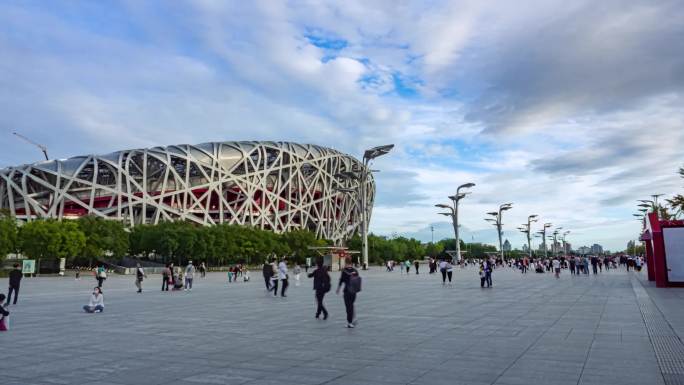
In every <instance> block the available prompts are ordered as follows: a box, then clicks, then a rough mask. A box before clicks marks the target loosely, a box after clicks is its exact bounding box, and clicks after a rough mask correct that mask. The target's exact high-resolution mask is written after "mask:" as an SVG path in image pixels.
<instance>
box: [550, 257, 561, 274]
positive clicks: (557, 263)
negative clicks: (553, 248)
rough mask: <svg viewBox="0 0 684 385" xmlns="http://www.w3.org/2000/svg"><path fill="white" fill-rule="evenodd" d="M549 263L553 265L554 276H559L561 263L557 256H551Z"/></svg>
mask: <svg viewBox="0 0 684 385" xmlns="http://www.w3.org/2000/svg"><path fill="white" fill-rule="evenodd" d="M551 264H552V265H553V271H554V273H555V275H556V278H560V271H561V263H560V261H559V260H558V258H557V257H554V258H553V261H551Z"/></svg>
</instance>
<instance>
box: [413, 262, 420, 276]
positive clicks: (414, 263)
mask: <svg viewBox="0 0 684 385" xmlns="http://www.w3.org/2000/svg"><path fill="white" fill-rule="evenodd" d="M413 266H414V267H415V268H416V275H418V268H419V267H420V263H419V262H418V260H417V259H416V260H415V261H413Z"/></svg>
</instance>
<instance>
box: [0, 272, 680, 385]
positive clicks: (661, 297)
mask: <svg viewBox="0 0 684 385" xmlns="http://www.w3.org/2000/svg"><path fill="white" fill-rule="evenodd" d="M638 274H641V276H640V277H638ZM638 274H636V273H626V272H624V271H623V270H621V271H617V272H613V271H611V272H610V273H603V274H601V275H599V276H579V277H573V276H571V275H570V274H569V273H567V272H565V271H564V272H563V274H562V276H561V279H559V280H556V279H554V278H553V276H552V275H551V274H543V275H539V274H533V273H530V274H527V275H521V274H519V273H518V272H515V271H513V270H503V271H496V272H495V273H494V287H493V288H492V289H481V288H480V287H479V278H478V277H477V274H476V272H475V270H471V269H464V270H457V271H456V272H455V282H454V284H453V286H452V287H442V285H441V279H439V278H438V277H437V276H435V275H433V276H430V275H428V274H426V273H425V272H422V273H421V275H418V276H416V275H413V274H411V275H409V276H406V275H400V273H399V272H398V271H395V272H392V273H386V272H384V271H382V270H381V269H379V268H377V269H376V270H373V271H369V272H365V273H364V274H363V276H364V289H363V292H362V293H360V294H359V299H358V301H357V304H358V306H357V314H358V326H357V328H356V329H347V328H345V327H344V326H345V319H344V318H345V315H344V306H343V303H342V298H341V296H336V295H335V294H334V292H331V293H330V294H329V295H328V296H327V297H326V303H327V306H328V309H329V311H330V314H331V317H330V319H329V320H327V321H322V320H316V319H314V298H313V292H312V290H311V281H310V280H309V279H307V278H303V281H302V285H301V286H299V287H296V286H295V285H294V280H292V282H291V285H290V290H289V292H288V297H287V298H280V297H278V298H274V297H273V296H272V295H267V294H266V293H265V290H264V287H263V280H262V279H261V276H260V274H258V273H256V272H254V273H252V281H251V282H248V283H243V282H239V283H232V284H228V283H227V282H226V279H225V277H226V276H225V274H223V273H221V274H219V273H214V274H209V275H208V276H207V278H205V279H199V278H197V279H195V287H194V290H193V291H192V292H187V293H186V292H182V291H181V292H163V293H162V292H161V291H160V290H159V289H160V286H161V283H160V281H161V278H160V277H159V276H151V277H150V278H149V279H148V280H146V281H145V283H144V288H145V291H144V292H143V293H142V294H137V293H136V292H135V290H136V289H135V286H134V282H133V277H120V276H114V277H110V278H109V279H108V280H107V281H106V282H105V285H104V294H105V305H106V310H105V312H104V313H102V314H84V313H83V312H82V310H81V306H82V305H84V304H85V303H87V301H88V298H89V293H90V290H91V289H92V287H93V286H94V283H95V280H94V279H93V278H92V277H85V278H82V279H81V280H79V281H76V280H74V279H73V278H56V277H46V278H34V279H25V280H24V281H23V283H22V288H21V296H20V303H19V304H18V305H17V306H13V307H10V309H9V310H10V311H11V312H12V330H11V331H10V332H8V333H2V334H0V360H1V361H2V363H3V365H2V368H3V370H2V372H3V374H2V376H1V377H0V383H2V384H4V385H15V384H16V385H31V384H91V385H95V384H99V385H105V384H112V385H115V384H121V385H123V384H149V385H153V384H174V385H190V384H195V385H197V384H250V385H260V384H281V385H286V384H295V385H300V384H330V385H334V384H350V385H364V384H424V385H440V384H450V385H459V384H471V385H481V384H509V385H524V384H561V385H563V384H568V385H569V384H573V385H574V384H621V385H629V384H666V383H675V382H673V381H677V380H681V379H682V378H681V377H678V374H677V373H678V369H677V367H678V366H677V365H679V364H680V363H681V362H679V360H682V359H684V351H678V350H677V349H681V346H682V344H681V340H680V339H679V336H683V335H684V289H655V288H654V287H651V286H650V285H649V284H648V283H647V282H644V279H645V275H646V273H645V271H644V272H641V273H638ZM337 276H338V273H333V277H334V282H335V283H336V282H337ZM0 284H2V286H3V287H4V288H6V286H7V279H2V280H0ZM668 365H670V366H671V367H672V368H674V369H672V368H670V369H668V367H670V366H668Z"/></svg>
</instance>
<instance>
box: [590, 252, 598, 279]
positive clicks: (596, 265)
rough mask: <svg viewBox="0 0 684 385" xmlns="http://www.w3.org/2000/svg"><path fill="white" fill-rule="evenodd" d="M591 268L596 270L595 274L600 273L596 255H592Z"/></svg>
mask: <svg viewBox="0 0 684 385" xmlns="http://www.w3.org/2000/svg"><path fill="white" fill-rule="evenodd" d="M591 270H592V271H593V272H594V275H596V274H598V257H597V256H595V255H592V256H591Z"/></svg>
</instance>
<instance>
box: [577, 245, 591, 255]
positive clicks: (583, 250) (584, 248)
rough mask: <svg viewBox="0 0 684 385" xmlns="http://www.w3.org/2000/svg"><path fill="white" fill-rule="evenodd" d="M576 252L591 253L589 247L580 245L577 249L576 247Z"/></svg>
mask: <svg viewBox="0 0 684 385" xmlns="http://www.w3.org/2000/svg"><path fill="white" fill-rule="evenodd" d="M577 253H579V254H589V253H591V248H590V247H587V246H582V247H580V248H579V249H577Z"/></svg>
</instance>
